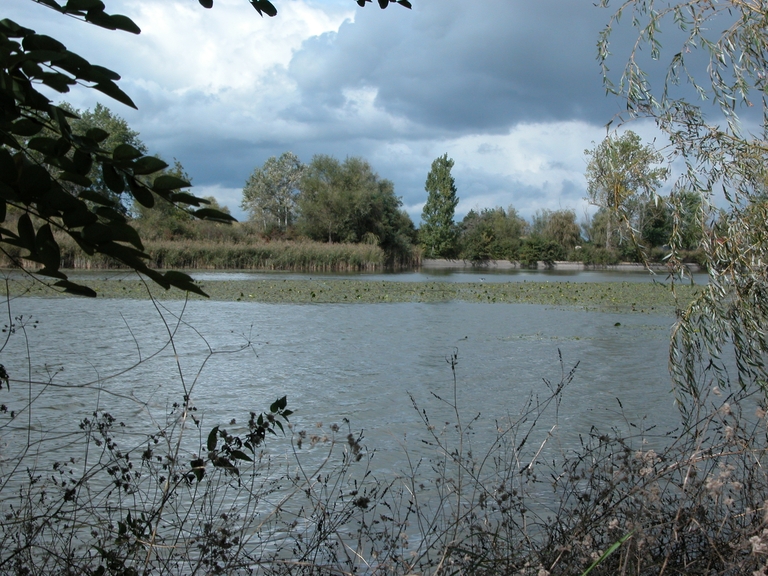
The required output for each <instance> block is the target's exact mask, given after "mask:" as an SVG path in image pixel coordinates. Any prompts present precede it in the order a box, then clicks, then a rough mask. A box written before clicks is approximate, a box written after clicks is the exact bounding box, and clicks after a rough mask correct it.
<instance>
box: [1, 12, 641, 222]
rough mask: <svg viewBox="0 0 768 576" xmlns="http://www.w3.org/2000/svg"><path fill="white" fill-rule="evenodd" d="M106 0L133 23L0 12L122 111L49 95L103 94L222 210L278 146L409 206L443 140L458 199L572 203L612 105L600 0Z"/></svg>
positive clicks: (416, 207)
mask: <svg viewBox="0 0 768 576" xmlns="http://www.w3.org/2000/svg"><path fill="white" fill-rule="evenodd" d="M107 4H108V8H109V9H110V10H111V11H113V12H117V13H124V14H127V15H129V16H131V17H132V18H133V19H134V20H135V21H136V22H137V23H138V24H139V26H140V27H141V28H142V34H141V35H139V36H133V35H130V34H125V33H120V32H114V31H107V30H102V29H99V28H97V27H94V26H90V25H87V24H83V23H79V22H74V21H72V20H71V19H69V18H63V17H61V16H59V15H57V14H55V13H54V12H53V11H51V10H48V9H45V8H43V7H41V6H40V5H38V4H36V3H34V2H29V1H28V0H11V4H10V5H8V4H7V3H6V4H4V6H3V13H4V15H6V16H8V17H10V18H12V19H15V20H17V21H19V22H20V23H22V24H24V25H27V26H30V27H32V28H34V29H37V30H38V31H40V32H42V33H46V34H50V35H51V36H54V37H56V38H59V39H60V40H62V41H63V42H64V43H65V44H66V45H67V46H68V47H69V48H71V49H72V50H74V51H76V52H78V53H81V54H82V55H83V56H85V57H87V58H89V59H91V60H93V61H94V62H97V63H99V64H102V65H104V66H107V67H108V68H111V69H114V70H116V71H118V72H119V73H121V74H122V76H123V79H122V80H121V86H122V87H123V89H124V90H125V91H126V92H128V93H129V94H130V95H131V96H132V98H133V99H134V101H135V102H136V104H137V105H138V107H139V110H138V111H133V110H131V109H129V108H126V107H124V106H121V105H119V104H117V103H113V102H110V101H109V100H108V99H106V98H105V97H99V95H98V94H96V93H94V91H92V90H85V89H76V90H74V91H73V92H71V93H69V94H67V95H66V99H67V100H69V101H70V102H71V103H72V104H73V105H75V106H76V107H78V108H86V107H92V106H93V105H95V103H96V102H97V101H101V102H102V103H104V104H106V105H107V106H109V107H110V108H111V109H112V110H113V111H114V112H115V113H117V114H119V115H120V116H123V117H124V118H125V119H126V120H127V121H128V122H129V124H130V125H131V127H132V128H134V129H136V130H138V131H139V132H140V135H141V138H142V140H144V142H145V143H146V144H147V145H148V147H149V148H150V150H151V151H153V152H155V153H159V154H160V155H161V156H163V157H164V158H166V159H167V160H171V159H173V158H178V159H179V160H180V161H181V162H182V163H183V165H184V167H185V168H186V170H187V171H188V172H189V173H190V175H191V176H192V177H193V181H194V183H195V185H196V191H197V192H198V193H200V194H202V195H214V196H216V197H217V198H218V199H219V201H220V202H222V203H223V204H226V205H228V206H229V207H230V209H231V210H232V211H233V214H235V215H236V216H241V217H242V216H243V214H242V212H240V210H239V200H240V198H239V190H240V189H241V187H242V186H243V185H244V183H245V180H246V179H247V177H248V176H249V175H250V173H251V172H252V171H253V169H254V168H255V167H257V166H260V165H261V164H263V163H264V161H265V160H267V158H269V157H270V156H279V155H280V154H281V153H283V152H285V151H286V150H291V151H293V152H295V153H296V154H297V155H298V156H299V157H300V158H301V159H302V160H303V161H304V162H309V161H310V160H311V158H312V156H313V155H314V154H331V155H334V156H336V157H338V158H345V157H347V156H362V157H364V158H366V159H367V160H368V161H369V162H370V163H371V165H372V166H373V167H374V169H375V170H376V171H377V172H379V174H380V175H381V176H382V177H383V178H388V179H390V180H392V181H393V182H394V184H395V191H396V193H397V194H398V195H400V196H402V198H403V202H404V205H405V206H406V208H407V209H408V211H409V213H410V214H411V216H412V217H413V218H414V220H416V221H418V220H419V217H420V213H421V205H422V204H423V202H424V200H425V198H426V193H425V192H424V180H425V179H426V175H427V172H428V171H429V167H430V165H431V163H432V161H433V160H434V159H435V158H436V157H437V156H440V155H441V154H443V153H446V152H447V153H448V155H449V156H451V157H452V158H454V160H455V162H456V165H455V168H454V171H453V172H454V176H455V178H456V180H457V184H458V187H459V196H460V198H461V201H460V204H459V207H458V215H459V217H461V216H462V215H463V214H464V213H466V212H467V211H468V210H470V209H472V208H475V207H479V208H486V207H489V208H490V207H494V206H504V207H506V206H508V205H510V204H512V205H514V206H515V207H516V208H517V209H518V210H519V211H520V212H521V213H522V214H524V215H526V216H530V215H531V214H533V213H534V212H535V211H536V210H537V209H541V208H549V209H557V208H560V207H573V208H577V211H578V207H579V206H581V204H580V203H581V202H582V200H581V198H582V197H583V196H584V195H585V192H586V184H585V182H584V169H585V167H586V161H585V159H584V156H583V151H584V149H585V148H590V147H591V144H592V141H599V140H600V139H602V137H603V136H604V134H605V129H604V127H603V126H604V124H605V123H606V122H608V121H609V120H610V119H611V117H612V115H613V114H614V113H615V112H616V111H617V110H618V102H617V101H616V100H615V99H610V98H606V97H605V95H604V90H603V88H602V85H601V79H600V71H599V68H598V66H597V64H596V62H595V59H594V57H595V43H596V39H597V34H598V32H599V30H600V29H601V28H602V26H603V25H604V24H605V22H606V21H607V18H608V14H609V13H608V11H605V10H601V9H599V8H596V7H594V6H593V4H592V3H589V2H582V1H580V0H568V1H562V0H538V1H537V2H527V3H525V2H510V1H509V0H486V1H485V2H482V3H477V4H467V2H466V1H465V2H459V1H458V0H440V1H439V2H435V1H432V0H418V1H414V8H413V10H406V9H403V8H402V7H400V6H395V5H393V6H390V7H389V8H388V9H387V10H379V9H378V8H377V7H375V6H374V5H372V4H369V5H368V6H367V7H366V8H364V9H360V8H358V7H357V5H356V4H355V3H354V2H353V1H352V0H280V1H279V2H277V6H278V9H279V10H280V13H279V14H278V16H277V17H276V18H272V19H270V18H260V17H259V16H258V15H257V14H256V12H255V11H254V10H253V9H252V8H251V7H250V5H249V4H248V2H247V1H246V0H216V3H215V6H214V8H213V9H212V10H204V9H203V8H201V7H200V6H199V5H198V4H197V3H196V2H194V1H193V0H163V1H162V2H157V1H156V0H130V1H129V0H110V1H109V2H107ZM374 4H375V3H374ZM57 99H60V97H59V96H57ZM652 134H655V132H654V131H653V129H652V128H649V129H647V130H646V131H645V132H644V133H642V134H641V135H643V137H644V138H645V137H646V136H648V137H650V138H652Z"/></svg>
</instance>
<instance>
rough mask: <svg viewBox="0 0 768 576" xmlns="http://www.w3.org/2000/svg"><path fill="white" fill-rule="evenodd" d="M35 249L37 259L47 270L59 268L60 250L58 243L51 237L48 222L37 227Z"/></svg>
mask: <svg viewBox="0 0 768 576" xmlns="http://www.w3.org/2000/svg"><path fill="white" fill-rule="evenodd" d="M35 249H36V252H37V256H38V258H39V261H40V262H41V263H42V264H43V266H44V267H45V268H46V269H47V270H49V271H56V270H58V269H59V266H60V265H61V252H60V250H59V245H58V244H57V243H56V240H55V239H54V238H53V233H52V232H51V226H50V225H49V224H44V225H43V226H40V228H38V230H37V237H36V238H35ZM49 275H50V274H49Z"/></svg>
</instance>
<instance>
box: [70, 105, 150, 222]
mask: <svg viewBox="0 0 768 576" xmlns="http://www.w3.org/2000/svg"><path fill="white" fill-rule="evenodd" d="M59 106H61V108H62V109H64V110H66V111H67V112H70V113H71V114H73V115H74V116H75V118H72V120H71V121H70V126H71V128H72V133H73V134H74V135H77V136H81V137H82V136H85V135H86V134H87V133H88V131H89V130H93V129H98V130H103V131H104V132H105V133H107V134H109V136H107V137H106V138H105V139H104V140H103V141H102V142H101V143H100V144H101V147H102V148H103V149H104V150H106V151H108V152H113V153H114V151H115V149H116V148H117V147H118V146H123V150H131V149H135V150H138V151H139V152H141V154H144V155H146V154H147V153H148V149H147V147H146V145H145V144H144V142H142V141H141V139H140V138H139V133H138V132H136V131H135V130H132V129H131V127H130V126H129V125H128V122H126V121H125V120H124V119H123V118H121V117H120V116H118V115H117V114H114V113H113V112H112V111H111V110H110V109H109V108H107V107H106V106H103V105H102V104H96V106H95V107H94V109H93V110H77V109H76V108H74V107H73V106H71V105H70V104H69V103H67V102H62V103H61V104H60V105H59ZM128 147H130V148H128ZM149 158H151V157H149ZM145 162H146V161H145ZM158 165H159V164H158ZM107 174H109V175H111V173H110V172H107ZM88 178H89V179H90V180H91V182H92V183H93V189H94V190H95V191H97V192H98V193H99V194H102V195H104V196H106V197H108V198H112V199H113V200H114V201H115V204H116V205H117V207H118V209H119V210H120V211H121V212H122V213H123V214H128V211H129V210H130V208H131V207H130V206H125V205H124V204H123V202H124V201H129V199H128V198H127V197H123V196H121V195H119V194H115V193H114V192H113V191H112V190H111V189H110V188H109V186H108V185H107V183H106V181H105V176H104V173H103V169H102V168H100V166H99V165H98V164H96V165H94V166H92V167H91V171H90V172H89V173H88ZM136 204H137V205H138V206H141V204H138V203H136Z"/></svg>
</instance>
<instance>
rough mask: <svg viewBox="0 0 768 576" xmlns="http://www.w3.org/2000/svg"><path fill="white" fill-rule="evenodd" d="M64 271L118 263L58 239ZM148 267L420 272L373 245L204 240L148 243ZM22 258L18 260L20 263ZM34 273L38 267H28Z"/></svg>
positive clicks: (414, 255)
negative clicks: (238, 242) (89, 254)
mask: <svg viewBox="0 0 768 576" xmlns="http://www.w3.org/2000/svg"><path fill="white" fill-rule="evenodd" d="M59 241H60V245H61V265H62V268H71V269H110V268H117V267H119V265H118V263H117V262H115V261H114V260H111V259H110V258H108V257H106V256H98V255H97V256H88V255H87V254H85V253H84V252H82V250H80V249H79V247H78V246H77V245H76V244H75V243H74V242H73V241H71V240H69V239H63V238H62V239H59ZM144 246H145V249H146V253H147V254H148V255H149V257H150V258H149V261H148V263H149V266H150V267H151V268H157V269H185V268H192V269H218V270H224V269H240V270H290V271H308V272H317V271H322V272H351V271H372V270H381V269H384V268H392V267H395V268H406V267H412V266H417V265H418V263H419V262H420V257H419V252H418V250H417V249H416V248H415V247H414V249H413V250H412V252H411V254H410V255H401V256H400V257H397V258H392V257H389V258H388V257H387V255H386V254H385V253H384V251H383V250H382V249H381V248H379V247H378V246H376V245H372V244H328V243H322V242H311V241H288V240H279V241H272V242H258V243H241V244H225V243H220V242H214V241H201V240H188V241H179V240H152V241H147V242H145V243H144ZM20 255H21V254H20V252H18V251H17V252H16V253H14V254H13V256H14V257H15V258H20ZM28 265H29V268H31V269H34V268H35V265H34V263H28ZM12 266H13V261H12V260H11V259H8V258H3V259H0V267H12Z"/></svg>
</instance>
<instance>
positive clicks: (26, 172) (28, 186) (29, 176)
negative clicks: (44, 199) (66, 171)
mask: <svg viewBox="0 0 768 576" xmlns="http://www.w3.org/2000/svg"><path fill="white" fill-rule="evenodd" d="M50 188H51V176H50V174H48V171H47V170H46V169H45V168H43V167H42V166H38V165H37V164H34V165H32V166H25V167H24V168H23V169H22V170H21V174H20V175H19V192H21V195H22V201H23V202H25V203H26V204H31V203H32V202H34V201H35V199H37V198H39V197H40V196H42V195H43V194H45V193H46V192H48V190H50Z"/></svg>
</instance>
